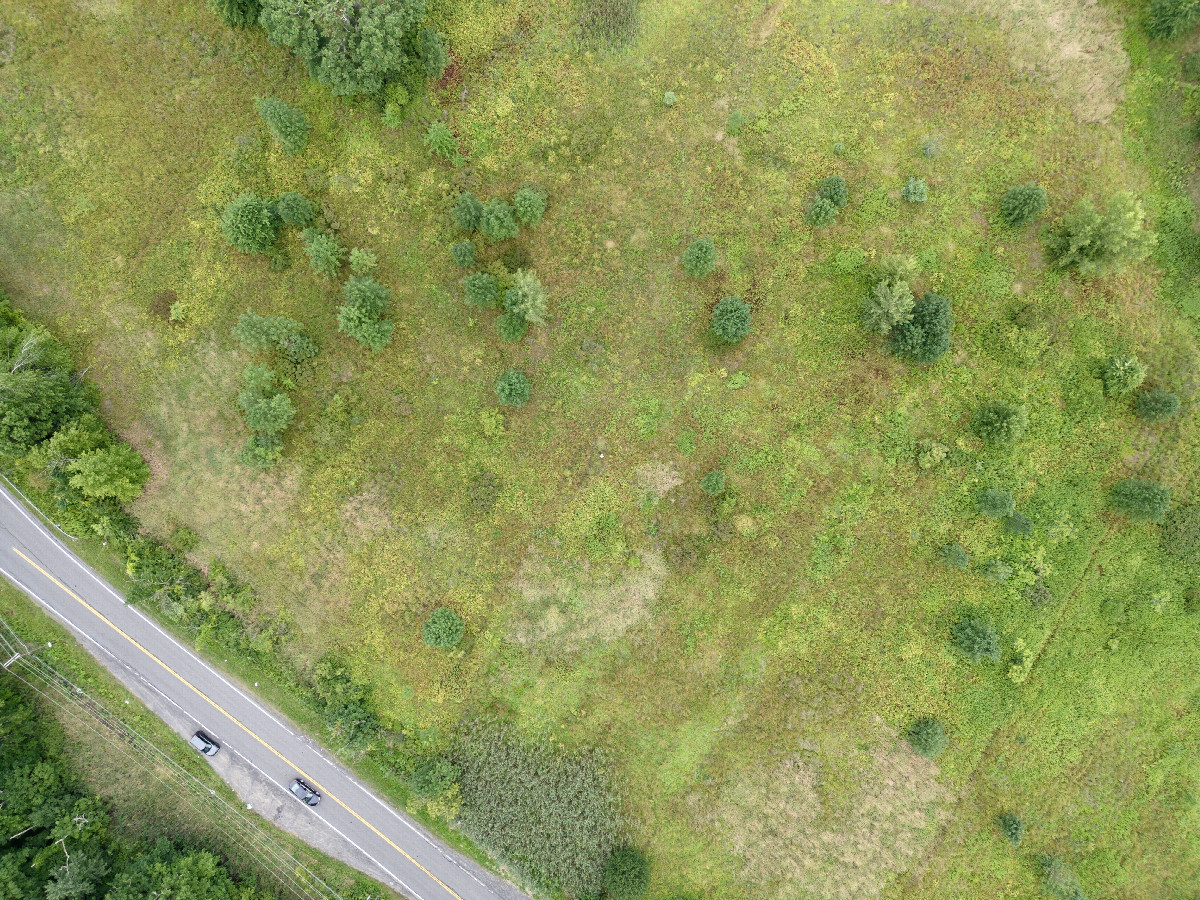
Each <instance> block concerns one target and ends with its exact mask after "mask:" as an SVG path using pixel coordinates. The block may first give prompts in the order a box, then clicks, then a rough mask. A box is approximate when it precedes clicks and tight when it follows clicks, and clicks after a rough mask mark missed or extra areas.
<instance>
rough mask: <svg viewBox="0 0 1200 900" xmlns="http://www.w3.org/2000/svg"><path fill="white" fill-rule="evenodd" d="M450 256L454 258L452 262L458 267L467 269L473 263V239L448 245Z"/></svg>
mask: <svg viewBox="0 0 1200 900" xmlns="http://www.w3.org/2000/svg"><path fill="white" fill-rule="evenodd" d="M450 258H451V259H453V260H454V264H455V265H456V266H458V267H459V268H460V269H469V268H471V266H473V265H475V243H474V242H473V241H459V242H458V243H456V244H452V245H451V246H450Z"/></svg>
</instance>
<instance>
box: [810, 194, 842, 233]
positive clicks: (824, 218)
mask: <svg viewBox="0 0 1200 900" xmlns="http://www.w3.org/2000/svg"><path fill="white" fill-rule="evenodd" d="M837 214H838V208H837V204H836V203H834V202H833V201H832V200H830V199H829V198H828V197H817V198H816V199H815V200H813V202H812V205H811V206H809V208H808V212H807V213H806V214H805V216H804V220H805V221H806V222H808V224H809V225H811V226H812V227H813V228H824V227H826V226H827V225H832V224H833V222H834V219H836V218H837Z"/></svg>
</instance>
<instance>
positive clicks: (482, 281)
mask: <svg viewBox="0 0 1200 900" xmlns="http://www.w3.org/2000/svg"><path fill="white" fill-rule="evenodd" d="M463 295H464V297H465V298H466V301H467V304H468V305H470V306H495V305H496V300H497V298H498V297H499V296H500V287H499V286H498V285H497V284H496V278H495V276H493V275H489V274H488V273H487V272H475V273H474V274H472V275H468V276H467V277H466V278H464V279H463ZM522 321H524V319H522Z"/></svg>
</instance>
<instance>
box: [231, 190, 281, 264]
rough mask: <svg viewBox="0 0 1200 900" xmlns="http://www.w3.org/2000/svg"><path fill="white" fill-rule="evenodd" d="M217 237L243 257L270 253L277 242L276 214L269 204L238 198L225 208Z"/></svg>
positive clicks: (247, 196)
mask: <svg viewBox="0 0 1200 900" xmlns="http://www.w3.org/2000/svg"><path fill="white" fill-rule="evenodd" d="M221 234H223V235H224V236H225V240H227V241H229V243H230V244H232V245H233V246H234V247H236V248H237V249H238V250H241V251H242V252H243V253H270V252H271V251H272V250H273V249H274V247H275V242H276V241H277V240H278V239H279V213H278V212H277V211H276V210H275V205H274V204H273V203H268V202H267V201H265V200H263V199H262V198H261V197H259V196H257V195H255V194H242V195H241V196H239V197H237V198H236V199H235V200H233V201H231V202H230V203H229V205H228V206H226V207H225V212H224V213H222V215H221Z"/></svg>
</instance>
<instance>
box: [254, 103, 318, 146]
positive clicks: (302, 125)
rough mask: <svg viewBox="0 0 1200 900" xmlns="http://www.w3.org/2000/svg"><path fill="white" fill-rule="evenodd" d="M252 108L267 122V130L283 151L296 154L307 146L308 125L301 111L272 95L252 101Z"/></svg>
mask: <svg viewBox="0 0 1200 900" xmlns="http://www.w3.org/2000/svg"><path fill="white" fill-rule="evenodd" d="M254 108H255V109H256V110H258V114H259V115H260V116H261V117H262V120H263V121H264V122H266V123H267V130H268V131H270V132H271V137H273V138H275V142H276V143H277V144H279V146H280V147H282V148H283V152H284V153H286V154H287V155H288V156H296V155H297V154H300V153H303V152H304V148H305V147H307V146H308V132H309V129H310V126H309V124H308V119H307V118H306V117H305V115H304V113H303V112H301V111H300V110H298V109H296V107H294V106H292V105H291V104H289V103H284V102H283V101H282V100H277V99H276V98H274V97H266V98H264V99H262V100H256V101H254Z"/></svg>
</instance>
